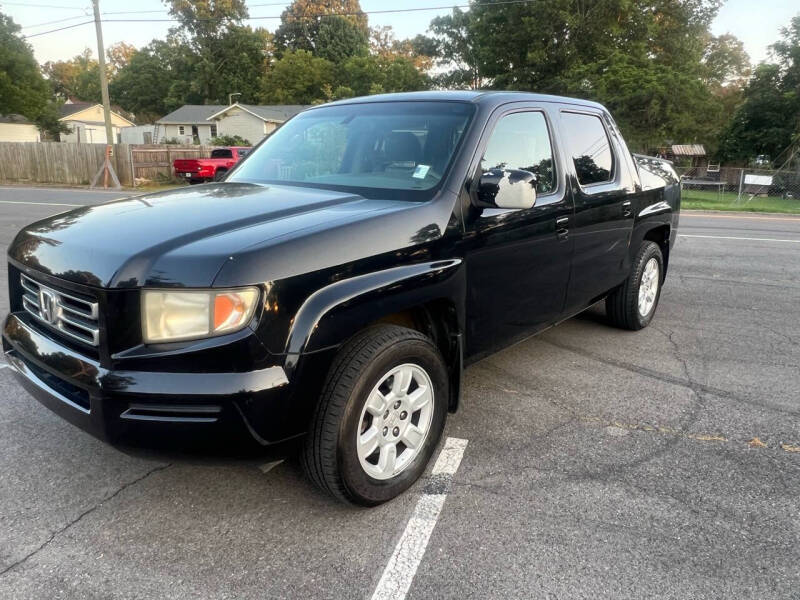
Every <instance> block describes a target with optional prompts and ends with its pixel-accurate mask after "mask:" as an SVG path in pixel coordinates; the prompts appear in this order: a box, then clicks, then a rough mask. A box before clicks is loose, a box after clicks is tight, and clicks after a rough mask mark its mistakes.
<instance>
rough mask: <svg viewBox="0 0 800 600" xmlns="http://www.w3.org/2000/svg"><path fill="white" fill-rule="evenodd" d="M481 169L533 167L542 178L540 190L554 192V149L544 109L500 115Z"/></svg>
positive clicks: (540, 191) (527, 168)
mask: <svg viewBox="0 0 800 600" xmlns="http://www.w3.org/2000/svg"><path fill="white" fill-rule="evenodd" d="M481 169H482V170H483V171H489V170H491V169H521V170H523V171H530V172H531V173H533V174H535V175H536V177H537V178H538V181H537V184H536V191H537V193H539V194H546V193H548V192H552V191H553V190H554V189H555V187H556V178H555V173H554V171H553V149H552V148H551V147H550V136H549V135H548V132H547V122H546V121H545V118H544V115H543V114H542V113H540V112H520V113H513V114H510V115H506V116H505V117H503V118H502V119H500V120H499V121H498V122H497V125H496V126H495V128H494V131H493V132H492V137H490V138H489V143H488V144H487V145H486V151H485V152H484V153H483V159H482V160H481Z"/></svg>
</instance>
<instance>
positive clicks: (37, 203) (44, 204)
mask: <svg viewBox="0 0 800 600" xmlns="http://www.w3.org/2000/svg"><path fill="white" fill-rule="evenodd" d="M0 204H34V205H38V206H86V205H85V204H64V203H63V202H23V201H22V200H0Z"/></svg>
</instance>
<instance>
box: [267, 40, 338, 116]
mask: <svg viewBox="0 0 800 600" xmlns="http://www.w3.org/2000/svg"><path fill="white" fill-rule="evenodd" d="M334 70H335V65H334V64H333V63H332V62H331V61H329V60H326V59H324V58H319V57H317V56H314V55H313V54H311V52H308V51H307V50H297V51H294V52H286V53H284V55H283V56H282V57H281V58H280V59H279V60H277V61H275V63H274V64H273V65H272V67H271V68H270V70H269V72H268V73H267V75H266V77H265V78H264V87H263V90H262V95H261V98H262V101H263V102H265V103H267V104H315V103H319V102H324V101H326V100H329V99H330V97H331V90H332V89H334V84H335V81H334Z"/></svg>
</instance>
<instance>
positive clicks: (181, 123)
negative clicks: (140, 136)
mask: <svg viewBox="0 0 800 600" xmlns="http://www.w3.org/2000/svg"><path fill="white" fill-rule="evenodd" d="M306 108H308V107H307V106H304V105H272V106H258V105H254V104H239V103H238V102H237V103H235V104H231V105H229V106H224V105H216V104H202V105H200V104H185V105H183V106H181V107H180V108H179V109H178V110H175V111H173V112H171V113H169V114H168V115H165V116H164V117H162V118H160V119H159V120H158V121H156V128H157V129H156V132H155V134H154V136H153V137H154V139H157V140H159V141H163V140H171V139H177V140H178V141H180V142H182V143H187V144H191V143H200V144H206V143H208V141H209V140H210V139H211V138H212V137H216V136H218V135H220V136H222V135H231V136H233V135H238V136H240V137H242V138H244V139H246V140H248V141H249V142H250V143H252V144H257V143H258V142H259V141H260V140H261V139H262V138H264V137H265V136H267V135H269V134H270V133H272V132H273V131H275V129H277V128H278V126H279V125H280V124H281V123H283V122H284V121H286V120H287V119H289V118H291V117H293V116H294V115H296V114H297V113H299V112H300V111H302V110H304V109H306Z"/></svg>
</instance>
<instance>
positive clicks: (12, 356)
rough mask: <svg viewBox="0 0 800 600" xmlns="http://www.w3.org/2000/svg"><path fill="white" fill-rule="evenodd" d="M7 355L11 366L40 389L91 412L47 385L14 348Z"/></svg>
mask: <svg viewBox="0 0 800 600" xmlns="http://www.w3.org/2000/svg"><path fill="white" fill-rule="evenodd" d="M5 355H6V361H8V364H9V365H10V366H11V368H12V369H14V370H15V371H16V372H17V373H19V374H20V375H22V376H23V377H25V378H26V379H27V380H28V381H30V382H31V383H32V384H33V385H35V386H36V387H38V388H39V389H40V390H42V391H43V392H45V393H47V394H50V395H51V396H53V397H54V398H57V399H58V400H60V401H61V402H63V403H64V404H67V405H69V406H71V407H72V408H74V409H75V410H79V411H81V412H82V413H83V414H85V415H88V414H90V412H91V410H90V409H87V408H84V407H83V406H81V405H80V404H77V403H75V402H73V401H72V400H70V399H69V398H67V397H66V396H64V395H63V394H61V393H59V392H58V391H57V390H55V389H53V388H52V387H50V386H49V385H47V384H46V383H45V382H44V381H42V380H41V379H39V377H37V376H36V374H35V373H34V372H33V371H32V370H31V369H29V368H28V365H26V364H25V362H24V361H23V360H22V359H21V358H20V357H19V356H17V353H16V352H15V351H14V350H9V351H7V352H6V353H5Z"/></svg>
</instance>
